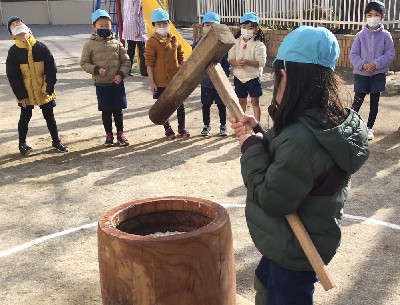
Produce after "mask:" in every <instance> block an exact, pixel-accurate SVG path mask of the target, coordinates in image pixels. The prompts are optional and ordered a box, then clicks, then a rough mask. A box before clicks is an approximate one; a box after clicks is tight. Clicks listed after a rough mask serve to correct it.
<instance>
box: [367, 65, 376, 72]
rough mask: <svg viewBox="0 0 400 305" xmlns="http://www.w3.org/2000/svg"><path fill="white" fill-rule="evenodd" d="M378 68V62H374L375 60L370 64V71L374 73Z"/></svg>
mask: <svg viewBox="0 0 400 305" xmlns="http://www.w3.org/2000/svg"><path fill="white" fill-rule="evenodd" d="M375 70H376V64H375V63H374V62H371V63H370V64H369V71H368V72H369V73H372V72H374V71H375Z"/></svg>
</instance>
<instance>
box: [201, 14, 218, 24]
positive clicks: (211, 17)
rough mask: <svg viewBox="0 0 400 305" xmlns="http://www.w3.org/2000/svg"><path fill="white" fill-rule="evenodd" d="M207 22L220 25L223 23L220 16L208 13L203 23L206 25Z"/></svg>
mask: <svg viewBox="0 0 400 305" xmlns="http://www.w3.org/2000/svg"><path fill="white" fill-rule="evenodd" d="M206 22H208V23H218V24H219V23H220V22H221V18H220V17H219V15H218V14H217V13H214V12H207V13H205V14H204V16H203V23H206Z"/></svg>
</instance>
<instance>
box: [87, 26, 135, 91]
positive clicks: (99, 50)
mask: <svg viewBox="0 0 400 305" xmlns="http://www.w3.org/2000/svg"><path fill="white" fill-rule="evenodd" d="M81 67H82V69H83V70H84V71H86V72H87V73H90V74H92V75H93V80H94V82H95V84H108V83H113V79H114V77H115V75H117V74H118V72H122V74H123V75H122V77H123V78H124V77H125V76H126V75H128V73H129V70H130V67H131V61H130V60H129V57H128V55H127V53H126V49H125V48H124V46H123V45H122V43H120V42H119V41H118V40H116V39H115V38H114V36H111V37H109V38H107V39H103V38H101V37H100V36H98V35H97V34H92V36H91V37H90V40H89V41H88V42H86V43H85V45H84V46H83V50H82V55H81ZM99 68H104V69H105V70H106V75H105V76H100V75H99V74H98V69H99Z"/></svg>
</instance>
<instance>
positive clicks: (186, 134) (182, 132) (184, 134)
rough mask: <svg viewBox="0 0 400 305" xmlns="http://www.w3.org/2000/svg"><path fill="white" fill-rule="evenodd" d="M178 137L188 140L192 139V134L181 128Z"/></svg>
mask: <svg viewBox="0 0 400 305" xmlns="http://www.w3.org/2000/svg"><path fill="white" fill-rule="evenodd" d="M178 135H179V136H180V137H182V138H188V137H190V133H189V132H188V131H187V130H186V129H185V128H180V129H179V130H178Z"/></svg>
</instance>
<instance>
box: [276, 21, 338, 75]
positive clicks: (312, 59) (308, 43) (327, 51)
mask: <svg viewBox="0 0 400 305" xmlns="http://www.w3.org/2000/svg"><path fill="white" fill-rule="evenodd" d="M339 54H340V48H339V43H338V41H337V39H336V37H335V35H333V34H332V33H331V32H330V31H328V30H327V29H326V28H323V27H317V28H314V27H311V26H305V25H303V26H300V27H298V28H297V29H295V30H294V31H292V32H290V33H289V34H288V35H287V36H286V37H285V38H284V39H283V41H282V43H281V45H280V47H279V49H278V54H277V55H276V59H279V60H284V61H292V62H299V63H305V64H318V65H321V66H323V67H327V68H331V69H332V70H335V64H336V61H337V60H338V58H339ZM276 59H275V60H276Z"/></svg>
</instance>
